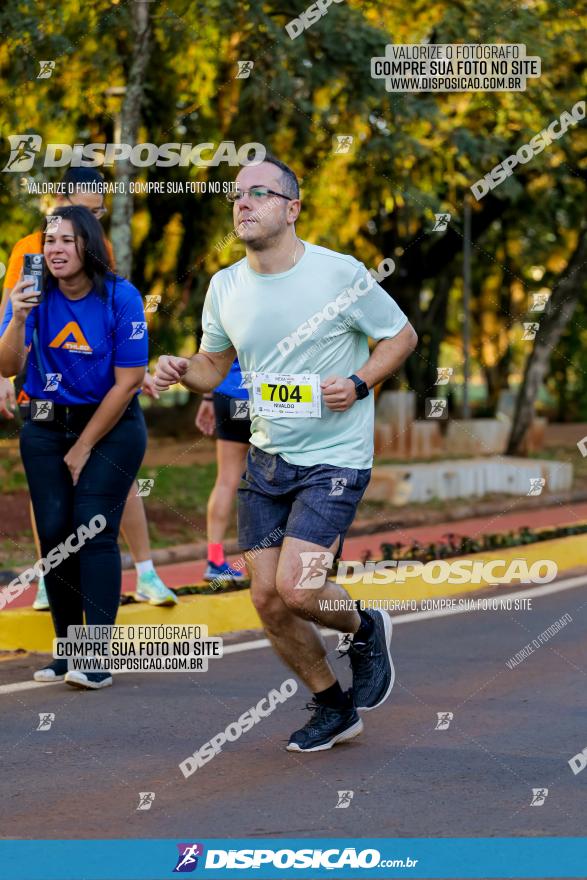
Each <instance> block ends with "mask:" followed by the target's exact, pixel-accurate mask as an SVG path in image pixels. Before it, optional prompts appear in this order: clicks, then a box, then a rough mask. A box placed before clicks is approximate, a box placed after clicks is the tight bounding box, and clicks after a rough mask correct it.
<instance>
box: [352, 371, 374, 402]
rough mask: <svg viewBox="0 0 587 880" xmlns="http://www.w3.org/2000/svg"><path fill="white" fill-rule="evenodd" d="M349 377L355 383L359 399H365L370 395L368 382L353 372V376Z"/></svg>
mask: <svg viewBox="0 0 587 880" xmlns="http://www.w3.org/2000/svg"><path fill="white" fill-rule="evenodd" d="M349 379H352V381H353V382H354V383H355V391H356V392H357V400H363V399H364V398H365V397H369V388H368V386H367V383H366V382H364V381H363V380H362V379H360V378H359V377H358V376H355V374H354V373H353V375H352V376H349Z"/></svg>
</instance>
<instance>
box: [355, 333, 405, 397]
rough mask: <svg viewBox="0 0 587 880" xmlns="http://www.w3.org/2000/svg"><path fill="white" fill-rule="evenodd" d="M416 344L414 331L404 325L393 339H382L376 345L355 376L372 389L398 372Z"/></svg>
mask: <svg viewBox="0 0 587 880" xmlns="http://www.w3.org/2000/svg"><path fill="white" fill-rule="evenodd" d="M417 342H418V336H417V334H416V331H415V330H414V328H413V327H412V325H411V324H406V326H405V327H403V328H402V330H400V332H399V333H398V335H397V336H394V337H393V339H382V340H381V341H380V342H378V343H377V345H376V346H375V348H374V349H373V351H372V352H371V356H370V358H369V360H368V361H367V362H366V363H365V364H364V365H363V366H362V367H361V369H360V370H357V376H359V378H361V379H363V381H364V382H366V383H367V385H368V386H369V388H373V386H374V385H378V384H379V383H380V382H383V381H384V380H385V379H387V378H388V377H389V376H391V375H393V373H395V372H396V371H397V370H399V368H400V367H401V365H402V364H403V363H404V361H405V360H407V358H408V357H409V356H410V355H411V353H412V352H413V351H414V349H415V347H416V344H417Z"/></svg>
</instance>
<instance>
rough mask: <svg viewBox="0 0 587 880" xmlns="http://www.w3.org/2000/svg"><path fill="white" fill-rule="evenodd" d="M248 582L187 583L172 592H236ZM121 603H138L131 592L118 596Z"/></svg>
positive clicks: (176, 593)
mask: <svg viewBox="0 0 587 880" xmlns="http://www.w3.org/2000/svg"><path fill="white" fill-rule="evenodd" d="M249 587H250V582H249V580H248V579H245V580H243V581H239V582H238V584H237V583H235V582H234V581H230V582H229V583H227V584H226V586H223V587H216V588H214V587H211V586H210V584H204V583H202V584H189V585H188V586H186V587H177V589H174V590H173V592H174V593H175V595H176V596H216V595H218V596H221V595H222V594H223V593H238V592H239V591H240V590H248V589H249ZM120 604H121V605H140V604H143V603H140V602H137V600H136V599H135V597H134V596H133V594H132V593H123V594H122V596H121V598H120Z"/></svg>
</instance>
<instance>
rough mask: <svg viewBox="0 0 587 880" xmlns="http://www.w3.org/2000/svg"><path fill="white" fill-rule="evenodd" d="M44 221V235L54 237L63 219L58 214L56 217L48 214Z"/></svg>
mask: <svg viewBox="0 0 587 880" xmlns="http://www.w3.org/2000/svg"><path fill="white" fill-rule="evenodd" d="M45 220H46V221H47V226H46V228H45V234H46V235H55V233H56V232H57V231H58V230H59V227H60V226H61V221H62V220H63V217H62V216H61V215H60V214H59V215H57V216H54V215H53V214H48V215H47V217H46V218H45Z"/></svg>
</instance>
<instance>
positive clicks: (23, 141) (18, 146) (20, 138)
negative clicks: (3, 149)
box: [2, 134, 42, 171]
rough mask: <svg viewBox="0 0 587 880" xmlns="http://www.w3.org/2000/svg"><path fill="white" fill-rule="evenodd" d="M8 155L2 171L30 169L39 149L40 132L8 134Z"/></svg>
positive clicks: (40, 141) (40, 142)
mask: <svg viewBox="0 0 587 880" xmlns="http://www.w3.org/2000/svg"><path fill="white" fill-rule="evenodd" d="M8 140H9V141H10V156H9V157H8V162H7V163H6V165H5V166H4V168H3V169H2V171H30V170H31V168H32V167H33V165H34V162H35V158H36V156H37V153H38V152H39V150H40V149H41V144H42V139H41V135H40V134H9V135H8Z"/></svg>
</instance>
